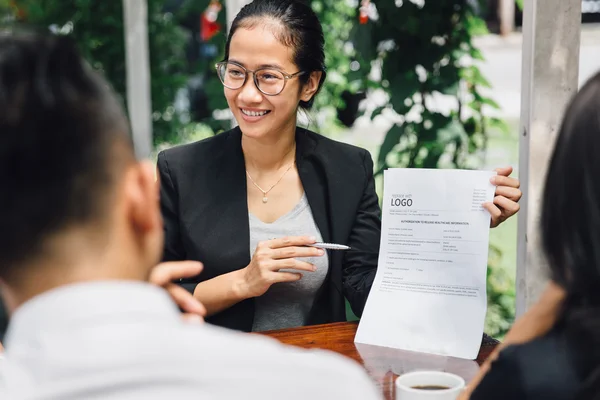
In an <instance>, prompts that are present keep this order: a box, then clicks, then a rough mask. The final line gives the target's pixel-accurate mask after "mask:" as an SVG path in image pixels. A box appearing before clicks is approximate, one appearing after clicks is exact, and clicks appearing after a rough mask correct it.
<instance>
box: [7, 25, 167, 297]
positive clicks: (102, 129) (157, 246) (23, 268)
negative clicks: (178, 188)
mask: <svg viewBox="0 0 600 400" xmlns="http://www.w3.org/2000/svg"><path fill="white" fill-rule="evenodd" d="M127 125H128V124H127V120H126V118H125V116H124V113H123V111H122V109H121V107H120V105H119V102H118V101H117V99H116V97H115V95H114V94H113V92H112V91H111V89H110V88H109V86H108V84H107V83H106V82H105V81H104V80H103V79H101V78H100V77H99V76H98V75H97V74H96V73H95V72H93V71H92V70H91V69H90V68H89V67H88V65H87V64H86V63H85V62H84V61H83V60H82V59H81V57H80V56H79V54H78V52H77V51H76V49H75V47H74V45H73V44H72V42H71V40H70V39H68V38H65V37H57V36H51V35H43V36H42V35H37V34H30V33H28V34H15V33H0V185H1V187H2V190H1V195H0V221H1V222H0V224H1V229H0V281H1V282H3V283H4V285H5V291H6V292H7V293H8V295H9V301H10V302H12V303H15V304H12V305H13V306H14V305H17V304H18V303H20V302H22V301H24V300H26V299H27V298H29V297H31V296H33V295H35V294H38V293H40V292H42V291H44V290H47V289H50V288H53V287H56V286H60V285H62V284H65V283H72V282H77V281H84V280H95V279H143V278H145V277H146V276H147V274H148V273H149V269H150V268H151V267H152V266H153V264H155V263H156V262H158V259H159V257H160V252H161V250H162V224H161V219H160V212H159V209H158V192H157V188H156V184H155V182H154V172H153V168H152V166H151V165H150V164H147V163H138V162H136V160H135V158H134V156H133V150H132V145H131V141H130V139H129V136H128V128H127Z"/></svg>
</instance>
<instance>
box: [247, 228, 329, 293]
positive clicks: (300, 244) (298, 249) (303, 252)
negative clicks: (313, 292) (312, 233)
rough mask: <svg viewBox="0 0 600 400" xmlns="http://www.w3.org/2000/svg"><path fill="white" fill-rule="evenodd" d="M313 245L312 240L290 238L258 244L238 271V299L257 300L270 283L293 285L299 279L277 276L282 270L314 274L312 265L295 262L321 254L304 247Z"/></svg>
mask: <svg viewBox="0 0 600 400" xmlns="http://www.w3.org/2000/svg"><path fill="white" fill-rule="evenodd" d="M313 243H316V240H315V238H314V237H308V236H290V237H284V238H280V239H273V240H268V241H265V242H260V243H259V244H258V246H257V247H256V251H255V252H254V255H253V256H252V260H251V261H250V264H249V265H248V266H247V267H246V268H244V269H242V270H241V271H240V273H241V281H240V283H239V285H238V290H239V292H240V296H241V297H244V298H251V297H258V296H261V295H263V294H264V293H265V292H266V291H267V290H268V289H269V288H270V287H271V285H272V284H274V283H278V282H293V281H297V280H299V279H300V278H302V274H301V273H300V272H287V271H286V272H281V271H280V270H282V269H286V270H289V269H293V270H298V271H308V272H314V271H315V270H316V267H315V266H314V265H313V264H310V263H307V262H305V261H300V260H297V258H302V257H320V256H322V255H324V254H325V251H324V250H323V249H319V248H316V247H307V246H308V245H310V244H313Z"/></svg>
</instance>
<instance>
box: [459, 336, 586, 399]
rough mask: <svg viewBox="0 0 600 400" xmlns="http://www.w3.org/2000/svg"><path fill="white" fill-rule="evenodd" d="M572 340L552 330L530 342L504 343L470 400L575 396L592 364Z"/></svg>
mask: <svg viewBox="0 0 600 400" xmlns="http://www.w3.org/2000/svg"><path fill="white" fill-rule="evenodd" d="M575 341H576V340H572V339H569V338H568V337H567V335H566V334H565V333H564V332H563V331H562V330H561V329H554V330H552V331H551V332H549V333H548V334H547V335H545V336H543V337H540V338H537V339H535V340H533V341H531V342H528V343H524V344H519V345H513V346H508V347H507V348H506V349H504V350H502V351H501V352H500V355H499V356H498V359H497V360H496V361H494V362H493V363H492V366H491V369H490V371H489V372H488V373H487V374H486V375H485V377H484V378H483V380H482V381H481V383H480V384H479V385H478V386H477V387H476V388H475V390H474V391H473V394H472V395H471V400H508V399H511V400H512V399H515V400H569V399H576V398H578V394H579V392H580V391H581V390H582V388H583V386H584V382H585V380H586V377H587V376H589V375H590V372H591V371H593V370H594V369H595V368H596V363H595V360H588V357H587V355H586V353H589V352H590V351H589V350H590V349H585V348H581V347H582V346H580V345H578V344H577V343H574V342H575ZM590 361H591V362H590Z"/></svg>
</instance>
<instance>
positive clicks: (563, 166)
mask: <svg viewBox="0 0 600 400" xmlns="http://www.w3.org/2000/svg"><path fill="white" fill-rule="evenodd" d="M543 199H544V204H543V208H542V215H541V229H542V246H543V249H544V252H545V255H546V257H547V260H548V263H549V266H550V274H551V278H552V280H553V281H554V282H556V283H557V284H559V285H560V286H562V287H563V288H564V289H565V291H566V293H567V299H566V301H565V304H564V306H563V311H562V315H561V318H560V323H559V325H560V326H561V327H562V328H564V330H563V331H564V332H565V333H566V335H567V338H568V339H569V342H570V343H573V344H575V345H576V346H582V348H581V349H580V351H579V352H578V353H580V354H581V355H582V357H583V358H582V359H583V360H584V364H585V366H584V371H585V373H586V374H587V377H586V380H585V384H584V387H583V389H582V391H581V393H580V394H579V396H578V398H580V399H600V73H598V74H596V75H595V76H594V77H593V78H591V79H590V80H589V81H588V82H587V83H586V84H585V85H584V86H583V88H582V89H581V90H580V91H579V93H578V94H577V95H576V96H575V97H574V99H573V100H572V101H571V103H570V105H569V107H568V108H567V112H566V114H565V117H564V119H563V122H562V126H561V129H560V133H559V135H558V138H557V140H556V145H555V148H554V153H553V155H552V160H551V162H550V166H549V168H548V174H547V178H546V186H545V191H544V197H543Z"/></svg>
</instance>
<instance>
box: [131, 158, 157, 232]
mask: <svg viewBox="0 0 600 400" xmlns="http://www.w3.org/2000/svg"><path fill="white" fill-rule="evenodd" d="M155 171H156V170H155V166H154V165H153V164H152V163H151V162H149V161H143V162H139V163H136V164H134V165H132V166H131V167H129V170H128V171H127V173H126V174H127V178H126V183H125V185H126V187H125V193H126V196H127V202H128V205H129V211H130V218H131V220H132V222H133V224H134V226H135V227H136V229H139V230H141V231H142V232H148V231H151V230H155V229H157V228H158V229H162V226H161V217H160V209H159V185H158V184H157V181H156V172H155Z"/></svg>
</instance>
